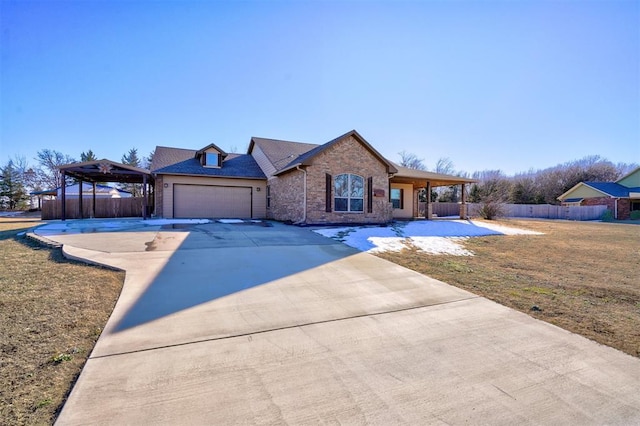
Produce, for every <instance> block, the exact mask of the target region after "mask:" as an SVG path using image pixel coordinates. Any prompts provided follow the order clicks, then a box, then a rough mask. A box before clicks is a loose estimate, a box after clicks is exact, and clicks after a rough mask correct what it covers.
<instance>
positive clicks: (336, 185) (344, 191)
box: [333, 173, 364, 213]
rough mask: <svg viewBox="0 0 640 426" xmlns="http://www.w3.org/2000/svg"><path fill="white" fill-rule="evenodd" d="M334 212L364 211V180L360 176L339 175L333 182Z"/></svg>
mask: <svg viewBox="0 0 640 426" xmlns="http://www.w3.org/2000/svg"><path fill="white" fill-rule="evenodd" d="M333 189H334V192H333V193H334V198H333V202H334V204H333V205H334V210H335V211H337V212H359V213H362V212H363V211H364V179H363V178H362V177H361V176H358V175H351V174H346V173H345V174H342V175H337V176H336V177H335V179H334V181H333Z"/></svg>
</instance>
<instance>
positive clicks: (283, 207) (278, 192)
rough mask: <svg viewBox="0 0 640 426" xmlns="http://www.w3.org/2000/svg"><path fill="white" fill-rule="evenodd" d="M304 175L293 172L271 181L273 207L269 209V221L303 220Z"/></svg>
mask: <svg viewBox="0 0 640 426" xmlns="http://www.w3.org/2000/svg"><path fill="white" fill-rule="evenodd" d="M303 177H304V173H303V172H302V171H300V170H293V171H291V172H289V173H286V174H284V175H280V176H274V177H272V178H270V179H269V181H268V182H267V185H269V187H270V191H271V206H270V207H269V208H268V209H267V217H268V218H269V219H275V220H281V221H291V222H298V221H301V220H302V219H303V215H304V210H303V199H304V194H303V190H304V180H303Z"/></svg>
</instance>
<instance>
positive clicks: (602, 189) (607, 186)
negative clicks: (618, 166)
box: [558, 182, 640, 202]
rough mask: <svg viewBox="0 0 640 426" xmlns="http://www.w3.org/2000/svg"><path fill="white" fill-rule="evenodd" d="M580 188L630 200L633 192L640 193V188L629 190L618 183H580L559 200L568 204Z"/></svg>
mask: <svg viewBox="0 0 640 426" xmlns="http://www.w3.org/2000/svg"><path fill="white" fill-rule="evenodd" d="M580 187H587V188H591V189H593V190H595V191H597V192H598V193H600V194H602V196H605V197H613V198H629V197H630V196H631V193H632V192H635V193H637V192H640V187H634V188H628V187H626V186H624V185H620V184H619V183H616V182H580V183H578V184H577V185H575V186H574V187H573V188H571V189H570V190H568V191H567V192H565V193H564V194H562V195H560V196H559V197H558V200H560V201H565V202H568V199H569V198H568V197H570V196H571V195H572V193H574V192H575V191H576V190H577V189H578V188H580ZM581 192H583V191H581Z"/></svg>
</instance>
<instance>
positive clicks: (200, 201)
mask: <svg viewBox="0 0 640 426" xmlns="http://www.w3.org/2000/svg"><path fill="white" fill-rule="evenodd" d="M151 172H152V174H153V175H154V177H155V182H156V197H155V213H156V215H157V216H161V217H167V218H172V217H175V218H179V217H207V218H221V217H239V218H256V219H262V218H268V219H274V220H280V221H289V222H293V223H300V224H326V223H387V222H390V221H391V220H393V219H394V218H411V217H415V216H417V214H418V191H419V190H420V189H421V188H427V189H428V190H430V188H431V187H435V186H442V185H447V186H449V185H463V186H464V185H466V184H468V183H471V182H474V181H473V180H471V179H466V178H461V177H457V176H449V175H443V174H436V173H430V172H424V171H418V170H412V169H407V168H404V167H400V166H398V165H397V164H394V163H392V162H391V161H389V160H387V159H386V158H385V157H384V156H382V155H381V154H380V153H379V152H378V151H376V149H375V148H373V146H371V144H369V143H368V142H367V141H366V140H365V139H364V138H363V137H362V136H361V135H360V134H359V133H358V132H356V131H355V130H352V131H350V132H347V133H345V134H344V135H341V136H339V137H337V138H335V139H333V140H331V141H329V142H327V143H324V144H321V145H317V144H309V143H300V142H291V141H282V140H277V139H266V138H258V137H253V138H251V141H250V143H249V148H248V151H247V153H246V154H228V153H226V152H224V151H223V150H221V149H220V148H219V147H217V146H216V145H215V144H210V145H208V146H206V147H204V148H202V149H200V150H189V149H182V148H171V147H162V146H159V147H157V148H156V151H155V154H154V157H153V162H152V165H151ZM463 193H464V191H463ZM426 216H427V217H430V209H429V208H427V211H426ZM461 216H466V210H465V205H464V203H463V204H462V205H461Z"/></svg>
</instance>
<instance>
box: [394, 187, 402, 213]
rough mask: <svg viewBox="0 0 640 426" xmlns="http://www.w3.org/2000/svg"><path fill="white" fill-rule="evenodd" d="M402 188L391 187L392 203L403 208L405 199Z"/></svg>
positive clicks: (395, 206)
mask: <svg viewBox="0 0 640 426" xmlns="http://www.w3.org/2000/svg"><path fill="white" fill-rule="evenodd" d="M402 195H403V194H402V189H401V188H391V205H393V208H394V209H402V208H404V206H403V205H402V204H403V202H402V201H403V200H402Z"/></svg>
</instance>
